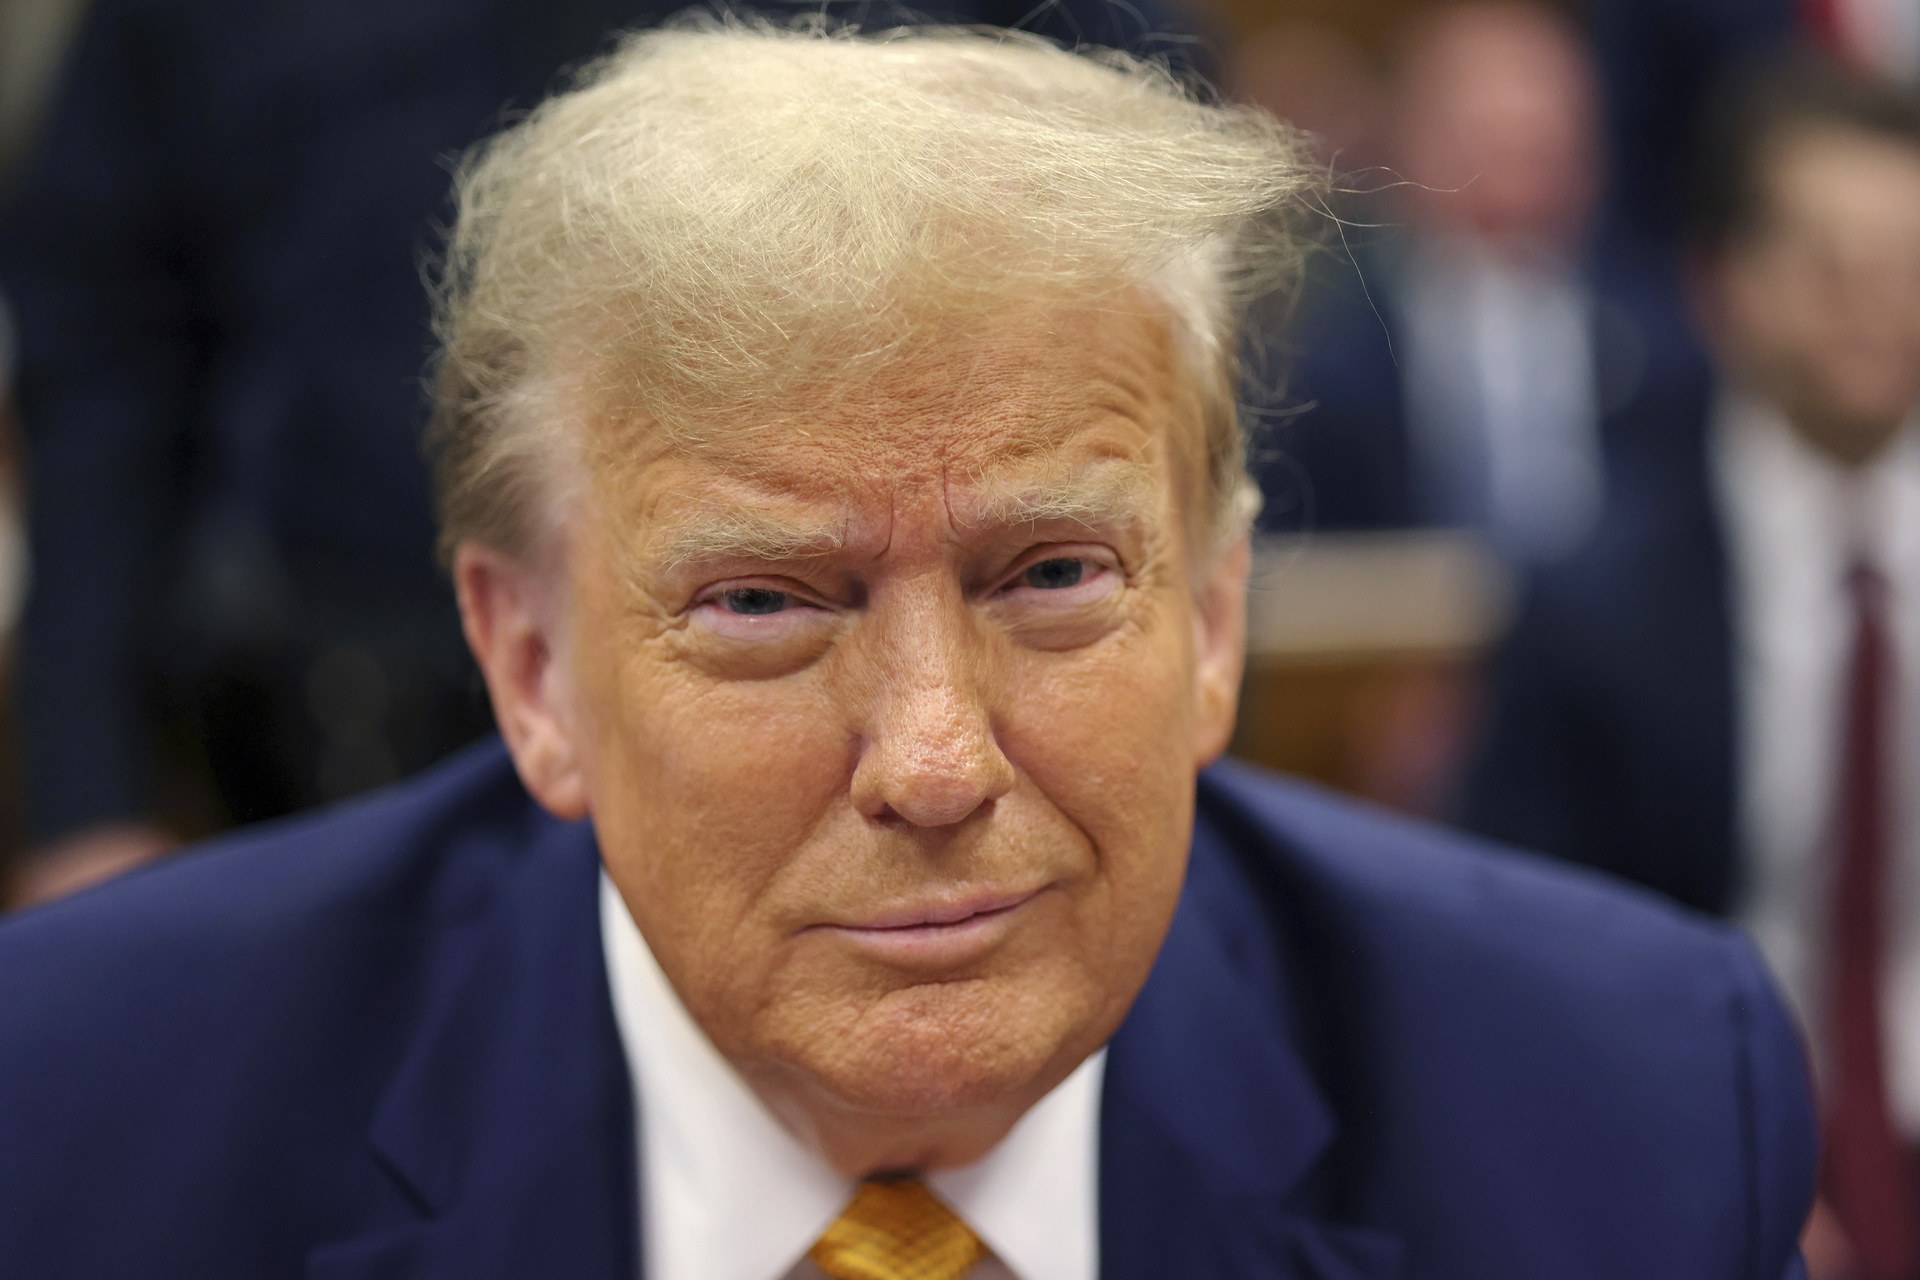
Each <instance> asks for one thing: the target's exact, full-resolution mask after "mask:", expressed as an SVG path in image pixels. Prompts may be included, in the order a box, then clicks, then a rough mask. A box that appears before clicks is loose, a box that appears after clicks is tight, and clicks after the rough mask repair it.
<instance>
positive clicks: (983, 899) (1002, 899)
mask: <svg viewBox="0 0 1920 1280" xmlns="http://www.w3.org/2000/svg"><path fill="white" fill-rule="evenodd" d="M1045 892H1046V890H1045V888H1040V889H1028V890H1023V891H1019V892H1007V893H1000V892H994V893H979V894H968V895H964V896H961V897H956V898H951V899H942V900H938V901H931V902H921V903H915V904H912V905H909V906H903V907H899V908H890V909H888V910H884V911H880V912H877V913H875V914H873V915H871V916H866V917H863V918H861V919H860V920H858V921H856V922H851V923H836V924H825V925H818V926H815V927H816V928H817V929H819V930H822V931H824V932H826V933H829V934H833V935H836V936H838V937H840V938H842V939H843V940H845V941H847V942H848V943H851V944H852V945H853V946H855V947H857V948H858V949H860V950H861V951H864V952H866V953H868V954H870V955H872V956H874V957H875V958H877V959H881V960H885V961H888V962H890V963H894V964H899V965H903V966H909V967H916V968H919V967H951V966H953V965H956V964H963V963H966V962H967V961H969V960H972V959H976V958H978V957H979V956H980V955H983V954H985V953H986V952H987V951H989V950H991V949H992V948H993V947H995V946H996V945H998V944H999V943H1000V941H1001V940H1002V939H1003V938H1005V936H1006V934H1007V933H1008V932H1009V931H1010V930H1011V929H1012V927H1013V924H1014V921H1015V919H1016V918H1017V917H1018V916H1019V914H1020V913H1021V911H1022V910H1023V909H1025V908H1026V907H1027V906H1028V905H1029V904H1031V903H1032V902H1033V901H1034V899H1036V898H1038V897H1039V896H1040V895H1041V894H1043V893H1045Z"/></svg>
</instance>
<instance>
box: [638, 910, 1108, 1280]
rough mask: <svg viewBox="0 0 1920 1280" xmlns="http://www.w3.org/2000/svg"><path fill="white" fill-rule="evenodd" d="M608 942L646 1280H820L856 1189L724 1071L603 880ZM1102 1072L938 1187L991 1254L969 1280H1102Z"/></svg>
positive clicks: (1073, 1086) (1097, 1058) (1050, 1100)
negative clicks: (627, 1083) (633, 1123)
mask: <svg viewBox="0 0 1920 1280" xmlns="http://www.w3.org/2000/svg"><path fill="white" fill-rule="evenodd" d="M600 934H601V939H602V944H603V946H604V948H605V951H606V961H607V977H608V980H609V982H610V984H611V987H612V993H613V1010H614V1018H615V1021H616V1022H617V1024H618V1026H619V1029H620V1042H621V1045H622V1047H623V1048H624V1049H625V1052H626V1056H627V1064H628V1067H629V1071H630V1074H631V1076H632V1079H633V1087H634V1112H635V1116H636V1118H637V1123H638V1142H637V1144H636V1150H637V1152H638V1154H639V1165H640V1168H639V1174H640V1176H639V1182H638V1185H639V1187H640V1217H639V1221H640V1224H641V1237H642V1241H643V1258H642V1263H643V1270H644V1275H645V1276H646V1280H816V1278H817V1277H819V1276H820V1272H819V1270H818V1269H817V1268H816V1267H814V1265H813V1264H812V1263H811V1262H808V1261H807V1260H806V1257H805V1255H806V1252H807V1250H808V1249H809V1248H811V1247H812V1245H813V1242H814V1241H815V1240H817V1239H818V1238H819V1236H820V1233H821V1232H822V1231H824V1230H826V1228H827V1225H828V1224H829V1223H831V1222H832V1221H833V1220H834V1219H835V1218H837V1217H838V1216H839V1215H840V1211H841V1210H842V1209H843V1208H845V1207H846V1203H847V1200H848V1198H849V1197H850V1196H851V1195H852V1194H853V1190H854V1186H853V1184H852V1183H850V1182H848V1181H847V1180H846V1179H845V1178H842V1177H841V1176H840V1175H839V1174H837V1173H836V1172H834V1171H833V1170H832V1169H831V1168H829V1167H828V1166H827V1164H826V1163H825V1162H824V1161H823V1160H821V1159H820V1157H819V1156H817V1155H815V1154H814V1153H813V1152H812V1151H811V1150H809V1149H808V1148H807V1147H805V1146H804V1145H802V1144H801V1143H800V1142H799V1140H797V1139H796V1138H794V1137H793V1135H792V1134H790V1133H789V1132H788V1131H787V1130H786V1129H785V1128H783V1127H782V1126H781V1125H780V1124H779V1122H777V1121H776V1120H775V1119H774V1118H773V1115H772V1114H771V1113H770V1112H769V1111H767V1109H766V1108H765V1107H764V1106H763V1105H762V1104H761V1102H760V1099H759V1097H758V1096H757V1095H756V1094H755V1093H754V1092H753V1091H752V1090H751V1089H750V1088H749V1087H748V1086H747V1084H746V1082H745V1081H743V1080H742V1079H741V1078H740V1076H739V1075H738V1073H736V1072H735V1071H734V1070H733V1069H732V1067H731V1066H729V1065H728V1064H727V1062H726V1060H725V1059H724V1058H722V1057H721V1056H720V1052H719V1050H717V1049H716V1048H714V1046H713V1043H712V1042H711V1041H709V1040H708V1039H707V1037H706V1034H705V1033H704V1032H702V1031H701V1030H700V1028H699V1026H698V1025H697V1024H696V1023H695V1022H694V1020H693V1017H692V1015H691V1014H689V1013H688V1012H687V1009H686V1006H685V1005H683V1004H682V1003H681V1002H680V998H679V996H678V995H677V994H676V993H675V991H674V990H673V987H672V985H671V984H670V983H669V982H668V981H667V977H666V974H665V973H663V972H662V971H661V969H660V966H659V964H658V962H657V961H655V960H654V958H653V953H652V952H651V951H650V950H649V949H648V948H647V944H646V940H645V939H644V938H643V937H642V936H641V934H640V930H639V928H638V927H636V926H635V924H634V922H633V917H632V916H631V915H630V914H629V913H628V911H627V909H626V904H625V903H623V902H622V901H621V900H620V894H619V891H618V890H616V889H615V888H614V887H613V882H612V881H611V880H610V879H608V878H607V877H606V875H605V874H604V873H603V874H602V876H601V879H600ZM1105 1061H1106V1053H1105V1051H1104V1050H1102V1051H1101V1052H1100V1053H1097V1054H1095V1055H1094V1056H1093V1057H1091V1058H1089V1059H1088V1060H1087V1061H1086V1062H1084V1063H1082V1064H1081V1065H1080V1067H1079V1068H1078V1069H1077V1070H1075V1071H1074V1073H1073V1074H1072V1075H1071V1076H1069V1077H1067V1079H1066V1080H1065V1081H1063V1082H1062V1083H1061V1084H1060V1085H1059V1086H1058V1087H1057V1088H1055V1089H1054V1090H1053V1092H1052V1093H1049V1094H1048V1095H1047V1096H1046V1097H1045V1098H1043V1099H1041V1100H1040V1102H1039V1103H1037V1104H1036V1105H1035V1106H1034V1107H1033V1109H1032V1110H1030V1111H1028V1112H1027V1114H1026V1115H1024V1116H1022V1117H1021V1118H1020V1121H1019V1123H1018V1124H1016V1125H1015V1126H1014V1128H1013V1130H1012V1132H1011V1133H1009V1134H1008V1135H1007V1136H1006V1138H1004V1139H1003V1140H1002V1141H1001V1142H1000V1144H999V1145H998V1146H996V1147H995V1148H994V1149H993V1150H992V1151H990V1152H988V1153H987V1155H986V1156H985V1157H984V1158H982V1159H981V1160H979V1161H977V1162H975V1163H974V1164H971V1165H968V1166H966V1167H964V1168H959V1169H947V1170H941V1171H938V1172H935V1173H932V1174H930V1175H928V1177H927V1179H926V1183H927V1186H928V1187H929V1188H931V1189H932V1190H933V1192H934V1193H935V1194H936V1195H938V1196H939V1197H940V1199H941V1200H942V1201H944V1202H945V1203H946V1204H947V1206H948V1207H949V1208H951V1209H952V1210H953V1211H954V1212H955V1213H957V1214H959V1215H960V1217H961V1219H962V1220H963V1221H965V1222H966V1224H967V1225H968V1226H969V1227H971V1228H972V1229H973V1231H974V1233H975V1234H976V1235H978V1236H979V1237H980V1238H981V1239H982V1240H983V1241H985V1243H986V1245H987V1247H988V1248H989V1249H990V1250H992V1254H991V1256H989V1257H988V1258H987V1259H986V1260H985V1261H983V1262H982V1263H981V1264H980V1265H979V1266H977V1267H975V1268H974V1271H973V1273H972V1280H1095V1274H1096V1272H1097V1269H1098V1256H1097V1255H1098V1228H1099V1201H1098V1185H1097V1184H1098V1140H1099V1123H1100V1114H1099V1113H1100V1084H1101V1077H1102V1071H1103V1069H1104V1066H1105Z"/></svg>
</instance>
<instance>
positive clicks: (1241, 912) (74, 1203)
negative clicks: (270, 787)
mask: <svg viewBox="0 0 1920 1280" xmlns="http://www.w3.org/2000/svg"><path fill="white" fill-rule="evenodd" d="M596 885H597V856H596V849H595V845H594V842H593V839H592V836H591V834H590V832H589V830H588V829H587V828H586V827H584V826H579V825H569V824H562V823H559V822H556V821H554V820H552V819H550V818H548V817H546V816H545V815H544V814H542V813H541V812H540V811H539V810H538V809H537V808H536V807H535V806H534V805H533V804H532V803H531V802H530V801H529V800H528V798H527V797H526V795H525V794H524V793H523V791H522V790H521V788H520V787H519V785H518V783H517V781H516V780H515V778H514V775H513V773H512V771H511V768H510V766H509V764H508V762H507V760H506V758H505V756H504V754H503V753H502V752H501V751H500V750H499V749H498V748H497V746H489V747H485V748H482V749H477V750H475V751H473V752H470V753H468V754H466V755H464V756H462V757H459V758H457V759H456V760H455V761H453V762H452V763H450V764H449V765H447V766H445V767H443V768H441V769H440V770H438V771H436V772H435V773H433V774H431V775H429V776H427V777H426V778H424V779H422V780H420V781H418V782H416V783H413V784H410V785H408V786H406V787H403V788H401V789H399V790H396V791H393V792H390V793H388V794H386V795H385V796H384V797H381V798H378V799H375V800H373V801H370V802H366V803H362V804H359V805H357V806H355V807H352V808H347V809H341V810H336V811H334V812H331V813H329V814H325V815H322V816H320V817H317V818H312V819H306V820H301V821H298V822H294V823H290V824H286V825H281V826H278V827H274V828H270V829H264V830H259V831H256V832H252V833H248V834H244V835H242V836H240V837H237V838H233V839H229V840H227V841H225V842H223V843H221V844H219V845H218V846H215V847H211V848H208V849H206V850H204V851H201V852H199V853H197V854H190V855H188V856H185V857H183V858H181V859H179V860H178V861H176V862H174V863H172V864H171V865H166V866H162V867H157V868H154V869H152V870H149V871H145V872H139V873H135V875H133V876H132V877H130V878H128V879H126V880H124V881H122V882H120V883H117V884H114V885H110V886H107V887H105V888H103V889H101V890H98V891H95V892H92V893H89V894H85V895H82V896H81V897H79V898H77V899H74V900H70V901H67V902H64V903H59V904H55V905H53V906H51V907H49V908H45V909H42V910H39V911H36V912H34V913H31V914H29V915H26V916H24V917H22V918H18V919H16V920H14V921H11V922H9V923H8V924H6V925H5V926H4V927H0V1099H4V1105H0V1274H5V1275H8V1276H31V1277H34V1280H62V1278H63V1277H85V1278H86V1280H101V1278H102V1277H109V1276H110V1277H115V1278H116V1280H118V1278H120V1277H144V1276H166V1277H175V1276H183V1277H184V1276H191V1277H195V1280H220V1278H223V1277H236V1278H242V1277H243V1278H245V1280H267V1278H269V1277H279V1276H306V1277H310V1278H312V1280H376V1278H391V1277H402V1276H405V1277H410V1278H421V1277H450V1278H451V1277H458V1278H459V1280H482V1278H483V1277H502V1278H511V1280H526V1278H527V1277H537V1276H566V1277H568V1278H569V1280H614V1278H615V1277H631V1276H633V1275H635V1274H637V1271H636V1268H637V1265H638V1264H637V1261H636V1259H637V1258H638V1256H639V1253H638V1245H637V1240H636V1232H637V1227H636V1221H637V1211H636V1191H635V1185H634V1183H635V1174H634V1166H635V1153H634V1141H633V1119H634V1118H633V1116H632V1114H631V1096H632V1095H631V1092H630V1089H629V1084H628V1077H627V1071H626V1067H625V1064H624V1060H623V1056H622V1052H621V1047H620V1043H619V1039H618V1035H617V1033H616V1030H615V1025H614V1020H613V1015H612V1011H611V1007H610V1002H609V997H608V992H607V984H606V977H605V970H604V965H603V960H602V954H601V943H600V937H599V931H598V927H597V920H598V917H597V914H596ZM1099 1161H1100V1164H1099V1168H1100V1254H1101V1274H1102V1275H1103V1276H1106V1277H1109V1278H1110V1280H1166V1278H1168V1277H1197V1278H1205V1280H1235V1278H1239V1280H1252V1278H1254V1277H1272V1278H1291V1280H1388V1278H1390V1277H1399V1278H1401V1280H1548V1278H1551V1280H1622V1278H1623V1277H1633V1278H1634V1280H1663V1278H1667V1280H1781V1278H1782V1277H1798V1276H1800V1275H1801V1269H1800V1265H1799V1263H1798V1261H1797V1259H1796V1257H1795V1238H1796V1234H1797V1231H1798V1229H1799V1226H1800V1223H1801V1220H1802V1217H1803V1215H1804V1213H1805V1211H1806V1207H1807V1204H1808V1201H1809V1196H1810V1181H1811V1168H1812V1164H1813V1132H1812V1122H1811V1118H1810V1112H1809V1107H1808V1101H1807V1096H1806V1089H1805V1083H1804V1078H1803V1072H1802V1065H1801V1058H1800V1051H1799V1048H1798V1046H1797V1043H1796V1041H1795V1039H1794V1036H1793V1033H1792V1031H1791V1029H1790V1027H1789V1024H1788V1021H1787V1019H1786V1017H1785V1016H1784V1014H1783V1012H1782V1010H1781V1008H1780V1006H1779V1004H1778V1003H1777V1001H1776V999H1775V997H1774V995H1773V993H1772V991H1771V989H1770V987H1769V985H1768V982H1767V979H1766V978H1765V977H1764V976H1763V974H1762V971H1761V969H1760V967H1759V965H1758V963H1757V962H1756V960H1755V958H1754V956H1753V955H1752V953H1751V952H1750V950H1749V949H1748V947H1747V946H1746V945H1745V944H1744V943H1743V942H1741V941H1739V940H1738V939H1737V938H1736V937H1735V936H1734V935H1733V934H1732V933H1731V932H1729V931H1727V930H1725V929H1724V928H1723V927H1721V926H1718V925H1713V924H1710V923H1705V922H1702V921H1699V920H1697V919H1695V918H1693V917H1690V916H1687V915H1684V914H1682V913H1680V912H1678V911H1676V910H1674V909H1672V908H1670V907H1667V906H1665V905H1662V904H1659V903H1657V902H1656V901H1655V900H1653V899H1651V898H1643V897H1639V896H1634V895H1632V894H1631V893H1630V892H1629V891H1625V890H1619V889H1615V888H1612V887H1609V886H1607V885H1605V884H1603V883H1601V882H1599V881H1597V880H1594V879H1588V878H1585V877H1584V876H1582V875H1581V874H1579V873H1575V872H1570V871H1567V870H1564V869H1559V868H1554V867H1551V866H1549V865H1547V864H1544V863H1541V862H1538V861H1536V860H1530V859H1524V858H1517V857H1513V856H1510V855H1508V854H1505V853H1502V852H1498V851H1494V850H1491V849H1488V848H1482V847H1478V846H1474V845H1471V844H1468V843H1466V842H1464V841H1462V840H1460V839H1458V838H1456V837H1452V836H1448V835H1445V834H1441V833H1439V832H1437V831H1433V830H1429V829H1426V828H1422V827H1418V826H1414V825H1411V824H1406V823H1403V822H1400V821H1398V820H1394V819H1390V818H1386V817H1383V816H1380V815H1377V814H1373V813H1370V812H1367V811H1364V810H1361V809H1358V808H1355V807H1353V806H1352V805H1350V804H1349V803H1347V802H1344V801H1340V800H1335V799H1332V798H1329V797H1327V796H1324V795H1321V794H1319V793H1316V792H1314V791H1312V790H1310V789H1308V788H1306V787H1303V786H1299V785H1296V784H1290V783H1284V782H1281V781H1279V780H1277V779H1273V778H1270V777H1267V776H1264V775H1260V774H1257V773H1254V772H1252V771H1250V770H1247V769H1244V768H1241V767H1237V766H1229V767H1223V768H1219V769H1215V770H1212V771H1210V772H1209V773H1208V774H1207V775H1206V776H1205V777H1203V779H1202V781H1201V783H1200V807H1199V818H1198V822H1197V827H1196V831H1195V835H1194V840H1193V853H1192V862H1191V871H1190V873H1189V877H1188V883H1187V886H1186V890H1185V894H1184V897H1183V898H1182V900H1181V904H1180V908H1179V910H1178V912H1177V914H1176V916H1175V919H1174V923H1173V926H1172V930H1171V932H1170V935H1169V936H1168V938H1167V941H1166V945H1165V947H1164V949H1163V950H1162V952H1161V955H1160V957H1159V959H1158V962H1157V964H1156V967H1155V968H1154V970H1153V973H1152V975H1151V977H1150V978H1149V980H1148V982H1147V985H1146V987H1145V989H1144V990H1143V992H1142V993H1141V995H1140V998H1139V1000H1138V1002H1137V1003H1136V1004H1135V1006H1134V1008H1133V1009H1132V1011H1131V1013H1130V1014H1129V1016H1128V1018H1127V1019H1126V1021H1125V1023H1124V1025H1123V1026H1122V1027H1121V1029H1120V1031H1119V1033H1118V1035H1117V1036H1116V1038H1115V1039H1114V1041H1113V1042H1112V1045H1111V1050H1110V1054H1109V1058H1108V1064H1107V1075H1106V1085H1105V1090H1104V1094H1103V1100H1102V1120H1101V1130H1100V1152H1099Z"/></svg>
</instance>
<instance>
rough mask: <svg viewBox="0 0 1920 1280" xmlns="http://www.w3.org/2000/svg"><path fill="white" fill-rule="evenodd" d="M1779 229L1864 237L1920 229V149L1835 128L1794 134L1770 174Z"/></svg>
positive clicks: (1779, 147)
mask: <svg viewBox="0 0 1920 1280" xmlns="http://www.w3.org/2000/svg"><path fill="white" fill-rule="evenodd" d="M1764 172H1765V176H1766V183H1767V189H1768V194H1769V195H1770V197H1771V203H1772V212H1773V214H1774V220H1775V221H1776V223H1780V224H1784V225H1785V226H1787V227H1789V228H1804V229H1808V230H1816V231H1818V230H1825V229H1828V228H1833V229H1835V230H1839V231H1844V232H1848V233H1857V234H1861V235H1870V234H1873V233H1875V232H1878V231H1884V232H1887V233H1890V234H1895V235H1908V236H1910V235H1912V234H1913V232H1914V229H1915V228H1916V227H1920V147H1914V146H1910V145H1906V144H1904V143H1901V142H1898V141H1895V140H1893V139H1891V138H1880V137H1875V136H1873V135H1872V134H1868V133H1863V132H1860V131H1857V130H1849V129H1844V128H1840V127H1837V126H1807V127H1803V128H1800V129H1796V130H1794V131H1792V132H1790V133H1788V134H1786V135H1785V136H1783V137H1782V138H1780V139H1779V141H1778V142H1776V143H1775V145H1774V147H1773V148H1772V151H1771V154H1770V155H1769V156H1768V163H1767V165H1766V168H1765V170H1764Z"/></svg>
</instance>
